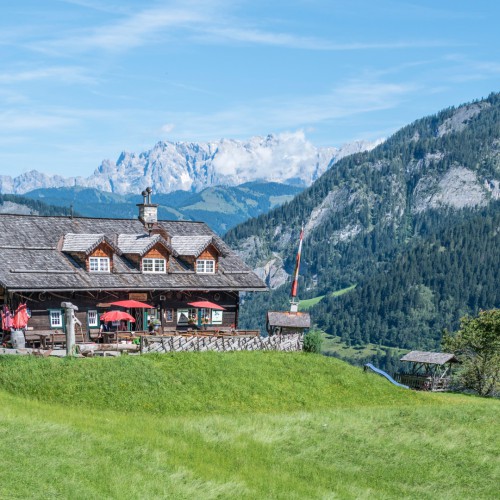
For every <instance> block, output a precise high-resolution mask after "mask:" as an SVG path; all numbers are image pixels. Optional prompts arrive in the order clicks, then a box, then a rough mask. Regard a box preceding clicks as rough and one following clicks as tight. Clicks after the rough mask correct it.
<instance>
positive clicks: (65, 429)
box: [0, 353, 500, 499]
mask: <svg viewBox="0 0 500 500" xmlns="http://www.w3.org/2000/svg"><path fill="white" fill-rule="evenodd" d="M224 356H226V357H224ZM288 356H289V357H287V355H286V354H276V353H237V354H236V353H234V354H229V357H227V355H223V354H222V355H220V354H219V355H212V354H209V355H207V354H206V353H191V354H187V355H186V354H184V355H181V356H180V357H177V358H176V357H168V356H167V357H164V358H161V357H158V356H157V357H152V358H149V359H146V358H144V357H142V358H130V359H123V360H114V359H100V360H81V361H77V362H76V363H74V364H71V363H68V362H65V361H63V362H61V360H33V359H31V360H16V361H14V362H13V361H10V360H8V361H4V360H3V359H2V360H0V382H1V383H2V387H4V388H5V389H7V390H8V391H9V392H7V391H5V390H4V391H0V424H1V428H2V439H0V498H27V497H28V498H51V497H58V498H166V497H169V498H283V499H285V498H334V497H337V498H360V497H365V498H368V497H370V498H402V497H410V498H429V499H430V498H495V497H496V495H497V493H498V484H499V483H500V464H499V449H500V442H499V438H498V436H499V434H500V433H499V431H500V425H499V419H498V415H499V413H500V412H499V410H500V402H499V401H494V400H484V399H479V398H474V397H465V396H455V395H446V394H440V395H431V394H429V395H427V394H417V393H413V392H410V391H405V390H402V389H397V388H394V387H393V386H391V385H390V384H388V383H386V382H385V381H384V380H383V379H381V378H379V377H377V376H376V375H373V374H363V373H362V372H361V370H358V369H356V368H353V367H351V366H348V365H345V364H343V363H341V362H339V361H338V360H333V359H328V358H323V357H319V356H313V355H301V354H295V355H288ZM297 370H300V377H296V376H294V373H295V372H296V371H297ZM287 371H289V373H288V375H289V376H288V377H286V376H285V375H286V372H287ZM9 372H10V375H11V377H10V378H11V381H12V382H11V383H10V384H9V383H7V382H6V378H7V377H8V375H9ZM106 372H107V375H108V380H107V381H105V384H104V385H105V386H106V389H105V391H104V392H103V391H101V392H100V391H99V389H98V388H97V387H98V385H97V384H98V380H97V381H95V377H92V374H95V375H96V376H97V377H103V376H106ZM273 372H274V373H275V377H276V378H273V377H272V375H270V374H272V373H273ZM28 373H29V374H30V376H31V377H34V378H32V379H31V380H29V381H26V384H25V385H24V394H23V395H22V396H21V395H19V393H22V392H23V390H22V389H23V385H22V377H25V376H27V374H28ZM48 373H50V374H52V376H53V375H55V374H57V373H59V375H60V376H61V378H59V379H57V380H44V379H43V378H40V375H41V374H44V376H45V377H47V376H49V375H47V374H48ZM128 373H130V374H131V377H132V378H135V377H137V376H141V377H151V378H154V380H148V381H144V383H143V384H142V385H141V381H140V380H139V381H137V384H136V387H137V388H136V390H135V392H136V393H133V392H132V391H131V385H130V382H131V381H130V380H129V379H128V377H129V376H128V375H127V374H128ZM250 373H253V374H254V376H253V380H248V382H245V381H246V379H247V377H248V375H249V374H250ZM308 373H309V375H310V376H311V380H310V381H309V383H303V378H304V377H306V378H307V376H308ZM190 375H191V379H192V382H190V377H189V376H190ZM203 375H205V378H203ZM87 376H88V381H87V383H85V378H86V377H87ZM222 376H224V380H218V379H217V378H214V377H219V378H220V377H222ZM231 378H233V381H231ZM120 380H121V384H122V386H123V387H120ZM175 381H177V382H178V383H175ZM51 382H53V384H52V386H51V385H50V383H51ZM110 384H111V386H114V392H109V390H110ZM200 385H201V386H202V387H201V388H202V391H201V392H200V391H199V390H198V389H199V387H198V386H200ZM87 386H88V387H87ZM37 387H38V389H37ZM47 387H48V388H47ZM54 387H56V388H57V390H58V391H60V392H61V391H66V394H64V395H63V394H60V397H59V401H58V400H57V399H58V396H57V392H54V389H53V388H54ZM89 387H90V390H89ZM252 387H253V393H252V390H251V388H252ZM308 387H309V389H308ZM273 388H274V389H275V394H277V396H276V404H275V408H273V405H272V398H273V397H272V393H273ZM91 391H94V392H95V398H94V400H93V401H92V400H91V398H90V394H91ZM141 391H142V395H141V394H138V393H139V392H141ZM155 393H156V395H157V396H156V401H155V400H154V398H155ZM183 393H184V394H185V395H186V397H185V400H184V403H182V404H173V405H171V406H169V405H168V404H167V401H168V398H169V395H170V396H171V397H174V398H182V394H183ZM287 393H290V396H289V397H287ZM79 394H80V396H79ZM193 394H194V395H196V397H192V396H193ZM106 398H107V399H108V400H109V401H108V403H109V405H108V406H109V407H110V408H115V409H114V410H112V409H107V408H106V407H105V406H106ZM148 398H150V399H152V401H151V405H150V406H149V407H147V406H146V407H145V405H144V401H146V400H147V399H148ZM278 398H279V399H280V400H279V401H278ZM47 400H49V402H47ZM225 400H226V401H227V404H226V405H225V406H224V401H225ZM315 400H317V404H315V403H314V401H315ZM325 401H326V403H327V404H325ZM364 402H365V403H366V404H364Z"/></svg>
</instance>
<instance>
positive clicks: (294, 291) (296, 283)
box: [292, 226, 304, 297]
mask: <svg viewBox="0 0 500 500" xmlns="http://www.w3.org/2000/svg"><path fill="white" fill-rule="evenodd" d="M303 238H304V226H302V229H301V230H300V240H299V251H298V252H297V260H296V261H295V271H294V272H293V282H292V297H297V289H298V286H299V269H300V254H301V253H302V239H303Z"/></svg>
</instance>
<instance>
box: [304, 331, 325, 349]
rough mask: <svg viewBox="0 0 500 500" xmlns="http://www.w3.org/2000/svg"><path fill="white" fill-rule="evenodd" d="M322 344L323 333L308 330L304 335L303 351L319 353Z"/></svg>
mask: <svg viewBox="0 0 500 500" xmlns="http://www.w3.org/2000/svg"><path fill="white" fill-rule="evenodd" d="M322 345H323V334H322V332H321V331H320V330H316V329H313V330H310V331H309V332H308V333H306V335H305V336H304V351H305V352H314V353H316V354H320V353H321V346H322Z"/></svg>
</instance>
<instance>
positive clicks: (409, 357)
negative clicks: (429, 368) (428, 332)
mask: <svg viewBox="0 0 500 500" xmlns="http://www.w3.org/2000/svg"><path fill="white" fill-rule="evenodd" d="M400 361H408V362H410V363H427V364H430V365H444V364H445V363H459V361H458V359H457V358H456V357H455V355H454V354H450V353H447V352H425V351H411V352H409V353H408V354H405V355H404V356H403V357H402V358H401V360H400Z"/></svg>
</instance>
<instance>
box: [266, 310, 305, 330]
mask: <svg viewBox="0 0 500 500" xmlns="http://www.w3.org/2000/svg"><path fill="white" fill-rule="evenodd" d="M267 321H268V323H269V325H270V326H284V327H289V328H309V327H310V326H311V317H310V316H309V313H304V312H296V313H293V312H280V311H269V312H268V313H267Z"/></svg>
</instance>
